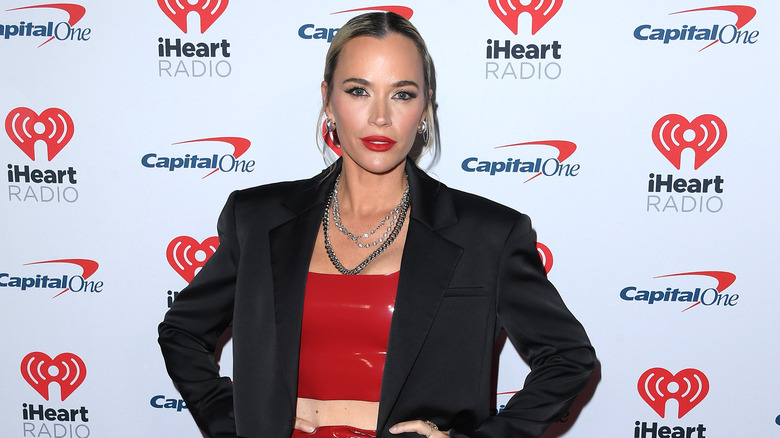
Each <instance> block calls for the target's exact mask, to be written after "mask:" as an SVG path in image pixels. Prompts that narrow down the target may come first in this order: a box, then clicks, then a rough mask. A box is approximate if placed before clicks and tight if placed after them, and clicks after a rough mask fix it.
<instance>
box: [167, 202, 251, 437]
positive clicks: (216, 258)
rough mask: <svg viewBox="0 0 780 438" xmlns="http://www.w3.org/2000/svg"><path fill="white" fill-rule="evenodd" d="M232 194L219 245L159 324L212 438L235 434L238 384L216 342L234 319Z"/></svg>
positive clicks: (195, 412)
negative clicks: (219, 360) (222, 371)
mask: <svg viewBox="0 0 780 438" xmlns="http://www.w3.org/2000/svg"><path fill="white" fill-rule="evenodd" d="M235 196H236V192H234V193H232V194H231V195H230V197H229V198H228V201H227V203H226V205H225V207H224V208H223V210H222V213H221V214H220V217H219V221H218V223H217V231H218V236H219V247H218V248H217V250H216V252H215V253H214V254H213V255H212V256H211V258H209V260H208V262H206V264H205V265H204V266H203V267H202V268H201V270H200V272H199V273H198V274H197V275H196V276H195V278H194V279H193V280H192V282H191V283H190V284H189V285H188V286H187V287H186V288H184V289H183V290H182V291H181V292H180V293H179V295H178V296H177V297H176V300H175V301H174V303H173V305H172V306H171V308H170V309H169V310H168V312H167V313H166V314H165V318H164V320H163V322H162V323H161V324H160V325H159V328H158V333H159V338H158V342H159V344H160V348H161V350H162V354H163V358H164V359H165V366H166V368H167V370H168V374H169V375H170V377H171V379H172V380H173V382H174V384H175V385H176V387H177V388H178V390H179V392H180V393H181V396H182V398H183V399H184V401H185V402H186V403H187V408H188V409H189V411H190V413H191V414H192V416H193V417H194V418H195V422H196V423H197V424H198V426H199V427H200V428H201V429H202V430H203V431H204V432H206V433H207V434H208V436H209V437H212V438H222V437H234V436H236V431H235V429H236V425H235V419H234V415H233V386H232V382H231V380H230V378H228V377H220V375H219V370H218V368H217V366H216V364H215V362H214V350H215V348H216V345H217V342H218V340H219V338H220V336H221V335H222V333H223V332H224V331H225V329H226V328H227V326H228V325H229V324H230V323H231V321H232V319H233V302H234V295H235V282H236V272H237V265H238V257H239V246H238V240H237V232H236V223H235V213H234V205H235Z"/></svg>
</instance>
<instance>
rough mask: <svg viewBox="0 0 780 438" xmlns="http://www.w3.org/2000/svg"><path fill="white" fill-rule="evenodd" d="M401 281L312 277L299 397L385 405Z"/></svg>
mask: <svg viewBox="0 0 780 438" xmlns="http://www.w3.org/2000/svg"><path fill="white" fill-rule="evenodd" d="M398 277H399V273H398V272H395V273H393V274H389V275H341V274H320V273H315V272H309V275H308V277H307V281H306V295H305V297H304V304H303V322H302V325H301V350H300V361H299V369H298V397H305V398H314V399H319V400H363V401H373V402H378V401H379V393H380V390H381V387H382V373H383V371H384V365H385V357H386V355H387V341H388V338H389V336H390V321H391V319H392V317H393V307H394V305H395V294H396V290H397V288H398Z"/></svg>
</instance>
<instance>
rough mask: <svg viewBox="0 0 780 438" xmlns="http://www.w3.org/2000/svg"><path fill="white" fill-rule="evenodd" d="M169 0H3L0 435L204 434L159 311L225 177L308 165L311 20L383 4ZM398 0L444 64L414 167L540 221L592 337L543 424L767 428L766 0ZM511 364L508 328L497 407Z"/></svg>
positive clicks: (772, 31) (772, 116) (688, 432)
mask: <svg viewBox="0 0 780 438" xmlns="http://www.w3.org/2000/svg"><path fill="white" fill-rule="evenodd" d="M131 3H132V4H131ZM161 3H163V5H162V6H161V5H158V4H157V3H155V2H153V1H145V2H121V3H116V2H105V1H103V2H101V1H89V0H74V2H71V3H44V2H43V1H42V0H5V1H3V2H2V7H0V47H1V48H2V49H0V50H2V52H0V53H2V59H3V61H4V62H3V67H2V68H0V116H2V119H3V120H4V121H5V125H4V128H5V131H4V133H2V135H0V161H2V164H3V166H4V167H3V170H5V171H6V174H4V177H3V178H2V182H0V209H1V211H2V212H3V214H2V227H0V238H2V242H3V247H4V250H3V251H2V253H1V254H0V300H1V301H0V313H2V317H0V330H2V332H3V333H4V334H5V336H4V339H5V340H4V341H3V345H4V348H3V350H4V351H3V354H2V355H0V356H2V358H0V373H1V375H2V376H3V377H2V391H1V392H0V435H2V436H3V437H41V436H44V437H67V438H71V437H79V438H84V437H86V436H90V437H130V436H145V437H165V436H199V434H198V431H197V428H196V427H195V425H194V422H193V421H192V419H191V417H190V415H189V414H188V413H187V411H186V408H184V407H183V405H182V404H181V403H180V401H179V395H178V393H177V392H176V390H175V388H174V387H173V385H172V384H171V383H170V381H169V379H168V377H167V375H166V374H165V370H164V366H163V362H162V358H161V356H160V354H159V351H158V347H157V344H156V326H157V324H158V323H159V321H160V320H161V319H162V317H163V314H164V312H165V311H166V310H167V308H168V302H169V299H173V297H174V296H175V293H176V292H178V291H179V290H181V289H182V288H183V287H184V286H185V285H186V284H187V281H188V279H189V278H191V274H192V272H193V271H194V270H196V269H197V267H198V266H200V264H201V263H202V261H203V260H204V259H205V258H206V257H207V256H208V255H209V254H210V252H211V251H212V250H211V248H212V247H213V246H214V245H216V242H214V241H213V240H214V239H212V240H208V239H210V238H212V237H213V236H214V235H215V234H216V230H215V222H216V218H217V215H218V213H219V211H220V208H221V206H222V204H223V202H224V201H225V199H226V197H227V195H228V193H229V192H230V191H232V190H234V189H237V188H243V187H248V186H252V185H257V184H262V183H267V182H272V181H278V180H286V179H297V178H303V177H307V176H310V175H312V174H314V173H316V172H318V171H319V170H320V169H321V168H322V167H323V162H322V159H321V157H320V156H319V153H318V152H317V150H316V148H315V146H314V135H315V130H316V127H315V122H316V118H317V114H318V110H319V106H320V95H319V84H320V81H321V78H322V66H323V60H324V54H325V51H326V50H327V46H328V40H327V37H328V34H329V33H330V34H332V32H334V31H335V29H337V28H338V27H339V26H340V25H341V24H343V22H345V21H346V20H347V19H349V18H351V17H352V16H354V15H356V14H357V13H358V12H354V11H352V12H341V11H349V10H353V9H357V8H368V9H382V8H384V7H386V6H387V4H385V3H371V2H362V1H357V0H350V1H341V0H334V1H329V2H313V1H312V2H304V1H288V2H284V3H282V2H277V3H276V4H274V5H268V4H264V3H263V2H249V1H239V0H233V1H231V2H229V4H228V2H227V1H225V0H223V1H222V2H221V3H216V5H217V6H220V5H221V6H220V8H219V9H217V10H216V11H215V13H214V14H213V15H208V14H205V13H204V14H203V15H202V18H201V17H200V16H199V15H198V14H197V13H190V14H189V16H188V17H187V19H186V21H182V20H180V19H178V18H176V17H177V16H176V15H174V14H173V13H172V11H173V9H168V14H166V13H165V12H164V11H165V10H166V9H167V7H166V6H165V3H166V2H165V1H164V0H161ZM171 3H174V4H175V2H172V1H171ZM181 3H182V4H183V5H185V6H187V5H190V4H195V3H198V4H205V3H206V2H205V1H204V0H202V1H200V2H196V1H195V0H193V1H189V3H188V2H187V1H182V2H181ZM522 3H528V4H529V5H528V6H523V4H522ZM380 5H381V6H380ZM207 6H208V5H207ZM211 6H212V7H215V4H213V3H212V4H211ZM393 6H394V7H399V6H401V7H404V8H406V9H403V10H402V11H406V12H407V13H412V14H413V15H412V18H411V19H412V22H414V23H415V24H416V25H417V26H418V28H419V29H420V31H421V32H422V34H423V36H424V37H425V38H426V40H427V42H428V44H429V48H430V51H431V53H432V55H433V57H434V62H435V65H436V69H437V73H438V83H437V88H438V89H437V94H438V103H439V122H440V129H441V137H442V144H443V154H442V157H441V160H440V161H439V162H438V163H436V164H435V165H434V166H433V167H432V169H431V173H432V174H433V175H434V176H435V177H437V178H439V179H441V180H442V181H444V182H445V183H447V184H449V185H450V186H453V187H457V188H461V189H465V190H468V191H471V192H475V193H478V194H481V195H484V196H487V197H489V198H491V199H494V200H497V201H499V202H502V203H505V204H507V205H510V206H512V207H514V208H516V209H518V210H520V211H523V212H525V213H528V214H529V215H530V216H531V217H532V218H533V219H534V223H535V228H536V230H537V232H538V237H539V241H540V242H541V243H543V244H544V245H545V246H546V247H547V248H549V252H548V253H547V254H546V256H547V259H548V261H549V260H550V258H552V266H551V270H550V272H549V275H550V277H551V279H552V280H553V282H554V283H555V284H556V285H557V286H558V288H559V289H560V291H561V294H562V295H563V297H564V299H565V300H566V302H567V304H568V305H569V306H570V308H571V309H572V310H573V311H574V313H575V314H576V315H577V316H578V318H580V320H581V321H582V322H583V324H584V325H585V327H586V329H587V330H588V332H589V334H590V336H591V339H592V341H593V344H594V346H595V347H596V350H597V353H598V356H599V359H600V364H601V367H600V370H599V373H597V375H596V376H595V377H594V379H593V381H592V383H591V385H590V386H589V388H588V389H587V390H586V392H585V393H584V394H583V396H581V397H580V399H579V400H578V402H577V403H576V406H577V408H575V409H573V410H572V411H571V413H570V415H569V416H568V417H567V418H566V419H565V421H564V422H562V423H560V424H556V425H554V426H553V429H552V430H551V431H550V432H549V434H548V435H549V436H561V434H565V435H566V436H567V437H569V436H571V437H592V436H605V437H627V438H630V437H634V438H637V437H640V436H641V437H643V438H644V437H647V438H651V437H652V438H655V437H663V436H675V437H677V436H686V437H687V436H690V437H737V436H754V437H768V436H780V424H779V423H780V401H778V397H777V394H778V393H780V378H778V375H777V362H778V358H780V353H778V352H777V351H778V349H777V347H776V345H775V344H776V342H775V341H776V339H777V337H778V333H779V332H780V331H779V330H778V324H777V308H778V305H780V297H779V296H778V293H777V292H778V290H777V286H776V281H775V278H774V277H775V274H772V272H775V270H774V269H775V268H774V263H775V262H776V261H777V259H778V255H779V254H778V250H777V245H778V243H780V233H779V232H778V230H777V227H776V224H775V221H777V219H778V216H780V215H779V214H778V213H780V207H778V204H777V195H773V194H772V193H774V191H775V189H776V188H777V187H778V185H777V182H773V181H774V180H773V178H774V176H773V175H774V174H775V172H774V170H772V169H774V167H775V166H776V165H777V163H778V160H779V159H780V148H778V146H780V141H779V140H780V139H779V138H778V137H779V134H778V130H777V123H778V119H779V117H778V116H780V111H778V109H777V105H776V101H777V100H778V99H780V89H779V88H778V85H777V71H778V66H780V64H778V61H777V54H778V53H779V52H778V43H779V42H780V39H779V38H778V33H777V29H778V27H777V23H778V19H780V6H779V5H778V4H777V2H775V1H770V0H761V1H759V0H752V1H749V2H742V3H740V4H739V5H733V4H731V3H727V4H723V3H722V2H717V1H713V0H661V1H643V2H630V5H629V4H628V3H627V2H624V1H621V2H619V1H616V0H613V1H608V0H605V1H600V2H593V1H588V2H584V1H573V0H567V1H566V2H561V1H560V0H557V1H555V0H533V1H524V2H521V1H518V0H513V1H510V0H490V1H484V2H483V1H479V2H477V1H471V2H465V1H462V2H453V1H431V0H429V1H425V2H423V1H409V2H404V3H398V4H394V5H393ZM536 6H538V7H539V8H538V9H534V7H536ZM173 7H174V6H171V8H173ZM396 10H398V9H396ZM513 10H514V11H515V12H514V13H513V12H512V11H513ZM524 11H525V12H528V13H522V14H521V15H520V16H519V18H517V17H515V15H516V14H517V13H519V12H524ZM340 12H341V13H340ZM545 13H546V15H545ZM169 15H171V16H172V17H173V18H171V17H169ZM515 24H516V27H515ZM202 27H204V28H205V31H204V32H201V28H202ZM185 30H186V32H185ZM515 30H516V33H515ZM48 35H52V36H53V38H52V39H50V37H49V36H48ZM713 35H714V38H715V39H714V40H713V39H712V38H713ZM665 39H666V40H665ZM488 40H490V43H488ZM187 43H192V47H190V46H189V45H188V44H187ZM199 43H205V46H200V47H206V48H207V49H201V50H200V51H199V50H198V48H199V45H198V44H199ZM177 45H178V47H179V49H178V50H179V52H180V53H178V55H180V56H177V53H176V52H177V50H176V48H175V46H177ZM166 46H168V47H172V46H173V47H174V48H171V49H170V50H168V52H169V53H166ZM489 49H490V50H489ZM187 55H190V56H187ZM198 55H208V56H198ZM521 55H522V57H521ZM542 55H544V56H542ZM656 125H657V128H656V129H655V130H654V127H655V126H656ZM501 146H507V147H503V148H502V147H501ZM195 156H197V158H195ZM215 157H216V158H215ZM214 162H217V164H218V167H221V168H222V169H223V170H230V171H223V170H220V169H217V171H216V172H214V173H213V174H212V173H211V172H212V171H213V170H214V169H212V168H211V166H212V165H213V164H214ZM508 162H509V163H510V164H509V165H508V166H507V163H508ZM537 162H538V163H541V165H542V167H540V169H541V170H543V173H542V175H540V176H538V177H536V178H533V179H530V178H531V177H533V176H534V175H536V174H537V173H538V169H535V168H534V167H535V166H536V165H537V164H536V163H537ZM185 163H186V167H185ZM424 163H425V162H424ZM529 163H530V164H529ZM676 164H679V166H677V165H676ZM149 166H151V167H149ZM155 166H158V167H155ZM176 166H181V167H176ZM198 166H200V167H198ZM193 167H194V168H193ZM491 168H492V169H493V170H494V172H493V174H491V172H490V169H491ZM507 169H508V170H509V171H507ZM512 170H518V171H512ZM520 170H525V171H524V172H521V171H520ZM558 171H560V175H559V174H558V173H557V172H558ZM651 174H652V176H651ZM678 180H679V181H678ZM651 181H652V183H653V184H652V185H653V187H650V182H651ZM705 188H706V190H705ZM697 303H699V304H697ZM691 306H693V307H691ZM221 366H222V369H223V372H224V373H225V374H226V375H230V369H231V361H230V344H229V342H228V344H227V346H226V348H225V350H224V354H223V355H222V362H221ZM526 372H527V367H526V365H525V364H524V363H523V362H522V360H521V359H519V358H518V357H517V355H516V353H515V351H514V349H513V348H512V346H511V344H507V345H505V347H504V349H503V353H502V354H501V361H500V368H499V379H498V385H497V390H496V391H497V393H498V395H497V406H498V407H499V409H500V406H501V404H502V403H503V402H505V401H506V400H507V398H508V396H509V395H508V394H507V393H511V392H512V391H517V390H519V389H520V388H521V387H522V382H523V378H524V376H525V374H526ZM51 382H58V384H50V383H51ZM47 390H48V391H47ZM575 418H576V420H577V421H576V422H574V421H573V420H574V419H575ZM673 434H676V435H673Z"/></svg>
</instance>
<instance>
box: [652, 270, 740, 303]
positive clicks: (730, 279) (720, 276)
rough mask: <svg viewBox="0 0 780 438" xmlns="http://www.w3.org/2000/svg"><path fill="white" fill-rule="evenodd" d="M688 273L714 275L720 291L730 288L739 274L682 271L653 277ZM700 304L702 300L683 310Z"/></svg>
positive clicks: (677, 275) (678, 275)
mask: <svg viewBox="0 0 780 438" xmlns="http://www.w3.org/2000/svg"><path fill="white" fill-rule="evenodd" d="M686 275H703V276H705V277H712V278H714V279H715V280H718V286H717V287H716V288H715V289H716V290H717V291H718V292H723V291H724V290H726V288H728V287H729V286H731V285H732V284H734V281H736V280H737V276H736V275H734V274H732V273H731V272H725V271H696V272H681V273H679V274H668V275H659V276H657V277H653V278H664V277H680V276H686ZM699 304H701V301H699V302H698V303H696V304H694V305H692V306H690V307H687V308H685V309H683V312H685V311H686V310H689V309H692V308H694V307H696V306H698V305H699Z"/></svg>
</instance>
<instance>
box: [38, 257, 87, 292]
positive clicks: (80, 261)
mask: <svg viewBox="0 0 780 438" xmlns="http://www.w3.org/2000/svg"><path fill="white" fill-rule="evenodd" d="M44 263H70V264H72V265H76V266H78V267H80V268H81V277H83V278H84V279H85V280H86V279H87V278H89V277H91V276H92V274H94V273H95V271H97V270H98V262H96V261H94V260H87V259H60V260H46V261H43V262H32V263H25V264H24V266H28V265H41V264H44ZM67 291H68V288H66V289H65V290H63V291H62V292H60V293H58V294H57V295H55V296H53V297H52V298H57V297H58V296H60V295H62V294H64V293H65V292H67Z"/></svg>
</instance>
